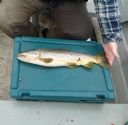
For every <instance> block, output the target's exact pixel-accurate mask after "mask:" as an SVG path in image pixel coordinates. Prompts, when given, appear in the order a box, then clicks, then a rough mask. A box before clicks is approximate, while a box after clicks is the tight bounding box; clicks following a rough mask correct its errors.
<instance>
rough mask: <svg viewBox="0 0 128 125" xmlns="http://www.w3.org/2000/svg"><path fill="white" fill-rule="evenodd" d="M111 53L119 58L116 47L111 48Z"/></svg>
mask: <svg viewBox="0 0 128 125" xmlns="http://www.w3.org/2000/svg"><path fill="white" fill-rule="evenodd" d="M112 53H113V55H114V56H115V57H116V58H119V54H118V50H117V48H114V49H113V50H112Z"/></svg>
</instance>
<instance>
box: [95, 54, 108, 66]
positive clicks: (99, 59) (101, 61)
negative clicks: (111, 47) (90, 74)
mask: <svg viewBox="0 0 128 125" xmlns="http://www.w3.org/2000/svg"><path fill="white" fill-rule="evenodd" d="M95 59H96V64H98V65H99V66H101V67H103V68H110V65H109V63H108V60H107V58H106V56H105V55H96V56H95Z"/></svg>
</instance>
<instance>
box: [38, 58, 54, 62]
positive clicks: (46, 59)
mask: <svg viewBox="0 0 128 125" xmlns="http://www.w3.org/2000/svg"><path fill="white" fill-rule="evenodd" d="M39 60H40V61H41V62H44V63H51V62H52V61H53V59H52V58H39Z"/></svg>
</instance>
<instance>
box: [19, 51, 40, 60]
mask: <svg viewBox="0 0 128 125" xmlns="http://www.w3.org/2000/svg"><path fill="white" fill-rule="evenodd" d="M39 55H40V52H38V51H29V52H24V53H19V54H18V57H17V58H18V59H19V60H21V61H24V62H32V61H35V60H36V59H37V58H38V57H39Z"/></svg>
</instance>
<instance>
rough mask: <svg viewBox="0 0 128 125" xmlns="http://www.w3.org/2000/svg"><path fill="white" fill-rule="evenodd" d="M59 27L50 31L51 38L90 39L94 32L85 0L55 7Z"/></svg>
mask: <svg viewBox="0 0 128 125" xmlns="http://www.w3.org/2000/svg"><path fill="white" fill-rule="evenodd" d="M52 16H53V18H54V20H55V23H56V25H57V28H55V29H53V30H52V31H50V32H48V37H51V38H67V39H80V40H86V39H88V38H89V37H90V36H91V35H92V32H93V26H92V23H91V19H90V17H89V15H88V11H87V9H86V3H85V2H80V3H79V2H78V3H75V2H72V3H64V4H61V5H58V6H57V7H55V8H53V10H52Z"/></svg>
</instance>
